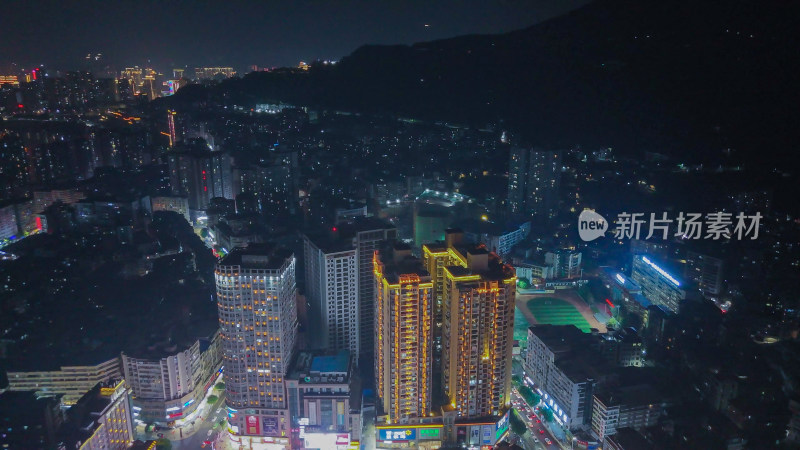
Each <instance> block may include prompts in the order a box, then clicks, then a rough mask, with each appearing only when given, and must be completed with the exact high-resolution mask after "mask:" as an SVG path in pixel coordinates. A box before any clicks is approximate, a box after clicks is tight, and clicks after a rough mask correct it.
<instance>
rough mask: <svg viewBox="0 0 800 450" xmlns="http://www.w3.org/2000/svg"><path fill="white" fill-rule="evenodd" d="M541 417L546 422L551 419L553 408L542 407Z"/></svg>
mask: <svg viewBox="0 0 800 450" xmlns="http://www.w3.org/2000/svg"><path fill="white" fill-rule="evenodd" d="M542 417H544V420H546V421H548V422H552V421H553V410H552V409H550V408H542Z"/></svg>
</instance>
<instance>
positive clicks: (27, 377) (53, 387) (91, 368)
mask: <svg viewBox="0 0 800 450" xmlns="http://www.w3.org/2000/svg"><path fill="white" fill-rule="evenodd" d="M26 369H30V368H23V367H20V369H19V370H14V369H10V370H9V371H8V390H9V391H35V392H36V395H38V396H40V397H48V396H54V395H58V394H61V395H63V397H62V399H61V401H62V402H63V403H64V404H66V405H71V404H73V403H75V402H76V401H77V400H78V399H79V398H81V396H82V395H83V394H85V393H86V392H87V391H89V390H90V389H91V388H92V387H93V386H95V385H96V384H97V383H104V382H109V381H111V380H116V379H120V378H122V371H121V370H120V365H119V357H118V356H115V357H113V358H111V359H109V360H107V361H103V362H100V363H98V364H96V365H83V366H78V365H74V366H67V365H64V366H61V367H60V368H53V370H26Z"/></svg>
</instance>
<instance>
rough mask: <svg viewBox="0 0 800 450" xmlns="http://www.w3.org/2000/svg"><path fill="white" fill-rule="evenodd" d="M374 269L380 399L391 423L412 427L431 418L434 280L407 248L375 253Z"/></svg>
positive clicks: (400, 246)
mask: <svg viewBox="0 0 800 450" xmlns="http://www.w3.org/2000/svg"><path fill="white" fill-rule="evenodd" d="M373 267H374V271H375V302H376V311H375V334H376V337H375V374H376V378H377V380H376V382H377V388H378V397H379V398H380V400H381V402H382V404H383V408H384V411H385V412H386V413H387V414H388V416H389V421H390V422H391V423H398V422H399V423H409V422H414V421H416V420H417V419H419V418H422V417H426V416H429V415H430V413H431V388H432V385H433V380H432V376H433V372H432V357H431V352H432V308H431V303H432V295H431V291H432V289H433V285H432V283H431V277H430V275H429V274H428V271H427V270H425V268H424V267H423V265H422V262H421V261H420V260H419V259H418V258H416V257H414V256H412V255H411V248H410V247H409V246H408V245H406V244H403V243H395V244H391V245H389V244H387V246H386V247H384V248H382V249H380V250H377V251H376V252H375V257H374V259H373Z"/></svg>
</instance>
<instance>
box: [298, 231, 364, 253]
mask: <svg viewBox="0 0 800 450" xmlns="http://www.w3.org/2000/svg"><path fill="white" fill-rule="evenodd" d="M305 237H306V238H307V239H308V240H309V241H310V242H311V243H312V244H314V245H315V246H316V247H317V248H319V249H320V250H321V251H322V253H325V254H326V255H328V254H333V253H343V252H348V251H353V250H355V247H354V246H353V241H352V239H342V238H340V237H339V236H337V235H336V234H335V232H334V231H333V230H330V231H313V232H308V233H306V234H305Z"/></svg>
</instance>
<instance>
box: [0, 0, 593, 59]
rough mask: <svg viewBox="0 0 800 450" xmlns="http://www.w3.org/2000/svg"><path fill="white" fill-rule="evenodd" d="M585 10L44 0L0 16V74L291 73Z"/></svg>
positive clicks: (564, 4)
mask: <svg viewBox="0 0 800 450" xmlns="http://www.w3.org/2000/svg"><path fill="white" fill-rule="evenodd" d="M587 1H588V0H568V1H555V0H547V1H544V2H538V3H537V4H536V5H531V4H529V3H526V2H522V1H513V0H512V1H508V0H505V1H501V0H493V1H491V2H479V1H473V0H470V1H468V2H456V1H451V0H446V1H443V2H435V3H430V2H422V1H415V2H412V3H408V2H402V3H401V2H380V3H373V2H365V1H346V2H337V3H336V4H332V3H326V2H315V1H301V2H291V3H278V2H269V3H267V2H265V3H252V2H233V3H225V4H224V5H223V4H220V3H213V2H208V3H204V4H197V3H195V2H178V3H175V4H173V5H172V7H170V8H165V10H163V11H162V10H160V8H159V7H158V6H159V5H157V4H156V3H148V2H145V3H133V2H125V3H120V4H116V5H114V6H113V7H111V6H110V5H108V4H106V3H102V2H97V1H82V2H76V3H70V5H69V6H68V7H67V6H66V5H63V4H61V3H58V2H53V1H48V0H37V1H35V2H25V3H22V2H13V3H11V4H8V5H5V6H4V7H3V12H4V14H3V18H2V19H0V42H2V44H0V54H2V55H4V56H3V60H2V61H0V69H2V70H3V71H8V70H10V69H11V67H7V66H8V65H9V64H11V63H17V64H18V65H19V66H18V68H19V69H28V70H30V69H31V68H33V67H37V66H39V65H41V64H44V65H45V66H47V67H53V68H57V69H61V70H77V69H83V68H84V67H85V66H86V63H87V62H91V61H86V60H85V58H86V56H87V55H91V56H92V57H94V56H95V55H97V54H102V55H103V58H102V60H103V61H105V63H106V64H111V65H112V66H113V67H115V68H117V69H119V70H121V69H123V68H124V67H132V66H134V65H138V66H142V67H143V66H147V65H152V66H155V67H157V68H158V69H159V70H162V71H167V70H171V69H172V68H183V67H185V66H189V67H190V68H191V67H195V66H198V67H200V66H219V65H222V66H234V67H236V68H237V69H239V70H242V71H244V70H245V69H248V68H249V67H251V66H253V65H256V66H259V67H265V68H271V67H293V66H296V65H297V64H298V63H299V62H300V61H306V62H309V63H310V62H312V61H315V60H338V59H341V58H342V57H344V56H347V55H348V54H350V53H351V52H353V51H355V50H356V49H357V48H358V47H361V46H362V45H374V44H378V45H395V44H405V45H409V44H413V43H415V42H422V41H429V40H433V39H445V38H450V37H453V36H458V35H466V34H488V33H505V32H509V31H512V30H515V29H519V28H524V27H527V26H530V25H533V24H535V23H538V22H541V21H543V20H546V19H548V18H551V17H554V16H557V15H560V14H563V13H565V12H567V11H569V10H571V9H574V8H576V7H578V6H581V5H583V4H585V3H587ZM37 11H47V12H48V13H47V14H39V13H36V12H37ZM45 18H47V19H45ZM353 24H358V26H357V27H356V26H353ZM142 25H144V26H146V28H140V26H142ZM146 29H147V30H151V31H145V30H146ZM110 37H116V38H114V39H110V40H109V39H108V38H110Z"/></svg>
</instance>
